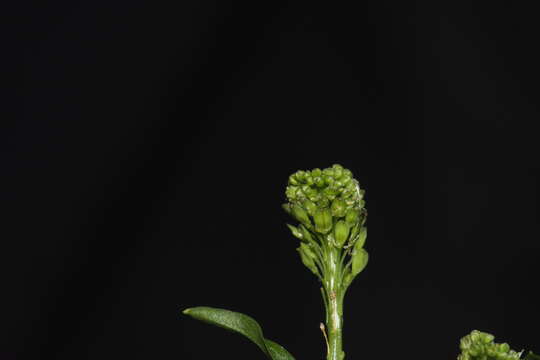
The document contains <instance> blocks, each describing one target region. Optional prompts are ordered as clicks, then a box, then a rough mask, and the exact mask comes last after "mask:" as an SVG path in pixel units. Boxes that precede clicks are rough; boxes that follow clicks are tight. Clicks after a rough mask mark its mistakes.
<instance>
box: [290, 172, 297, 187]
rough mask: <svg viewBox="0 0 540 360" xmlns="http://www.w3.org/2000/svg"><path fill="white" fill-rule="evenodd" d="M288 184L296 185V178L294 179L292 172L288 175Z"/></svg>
mask: <svg viewBox="0 0 540 360" xmlns="http://www.w3.org/2000/svg"><path fill="white" fill-rule="evenodd" d="M289 185H298V180H296V177H295V176H294V174H293V175H291V176H289Z"/></svg>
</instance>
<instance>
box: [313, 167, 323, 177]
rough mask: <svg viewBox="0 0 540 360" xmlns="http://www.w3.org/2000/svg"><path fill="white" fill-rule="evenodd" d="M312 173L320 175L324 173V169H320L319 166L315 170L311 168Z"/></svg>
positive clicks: (315, 175) (316, 175)
mask: <svg viewBox="0 0 540 360" xmlns="http://www.w3.org/2000/svg"><path fill="white" fill-rule="evenodd" d="M311 175H312V176H314V177H319V176H321V175H322V170H321V169H319V168H315V169H313V170H311Z"/></svg>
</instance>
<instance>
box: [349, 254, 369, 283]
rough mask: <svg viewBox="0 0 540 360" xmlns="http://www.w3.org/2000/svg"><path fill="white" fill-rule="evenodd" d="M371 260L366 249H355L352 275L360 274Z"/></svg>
mask: <svg viewBox="0 0 540 360" xmlns="http://www.w3.org/2000/svg"><path fill="white" fill-rule="evenodd" d="M368 260H369V255H368V253H367V251H366V250H364V249H360V251H353V255H352V268H351V271H352V275H353V277H354V276H356V275H358V274H359V273H360V272H361V271H362V270H364V268H365V267H366V265H367V263H368Z"/></svg>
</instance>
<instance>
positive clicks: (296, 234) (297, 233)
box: [287, 224, 304, 240]
mask: <svg viewBox="0 0 540 360" xmlns="http://www.w3.org/2000/svg"><path fill="white" fill-rule="evenodd" d="M287 227H288V228H289V229H290V230H291V232H292V234H293V235H294V237H296V238H298V239H300V240H303V239H304V234H303V233H302V231H300V229H298V228H297V227H296V226H292V225H290V224H287Z"/></svg>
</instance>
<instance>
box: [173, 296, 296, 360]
mask: <svg viewBox="0 0 540 360" xmlns="http://www.w3.org/2000/svg"><path fill="white" fill-rule="evenodd" d="M183 313H184V314H185V315H189V316H191V317H192V318H194V319H197V320H200V321H203V322H206V323H208V324H212V325H215V326H219V327H221V328H223V329H226V330H229V331H232V332H235V333H238V334H241V335H244V336H245V337H247V338H248V339H249V340H251V341H252V342H254V343H255V344H256V345H257V346H258V347H259V349H261V350H262V352H263V353H264V354H265V355H266V356H268V358H269V359H271V360H294V357H293V356H292V355H291V354H289V352H288V351H287V350H285V349H284V348H283V347H282V346H281V345H279V344H276V343H275V342H273V341H271V340H268V339H265V338H264V336H263V333H262V329H261V327H260V326H259V324H258V323H257V322H256V321H255V320H254V319H253V318H251V317H249V316H247V315H244V314H241V313H238V312H234V311H230V310H225V309H217V308H211V307H207V306H198V307H193V308H189V309H185V310H184V311H183Z"/></svg>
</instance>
